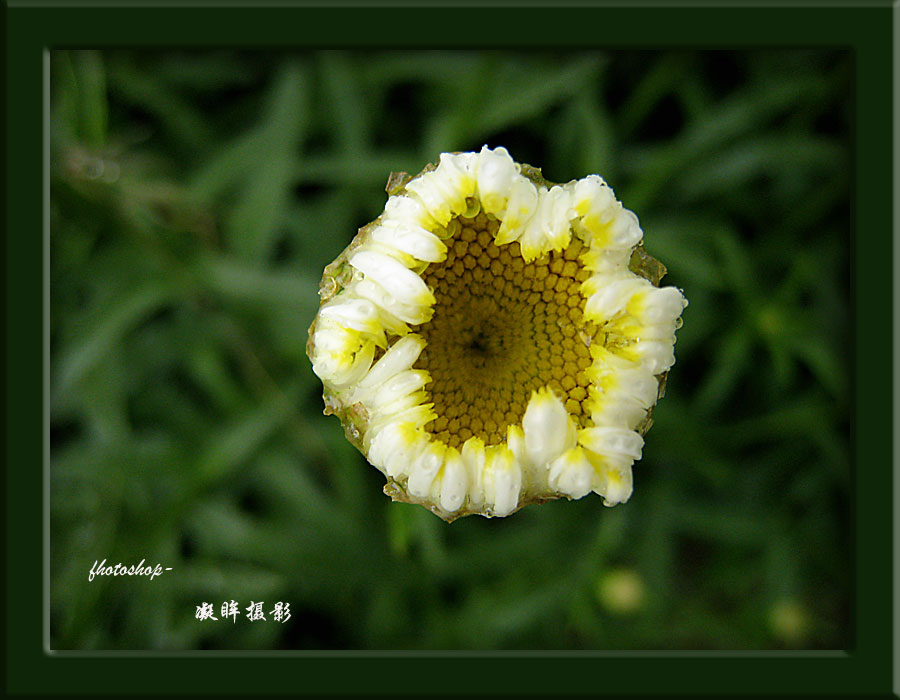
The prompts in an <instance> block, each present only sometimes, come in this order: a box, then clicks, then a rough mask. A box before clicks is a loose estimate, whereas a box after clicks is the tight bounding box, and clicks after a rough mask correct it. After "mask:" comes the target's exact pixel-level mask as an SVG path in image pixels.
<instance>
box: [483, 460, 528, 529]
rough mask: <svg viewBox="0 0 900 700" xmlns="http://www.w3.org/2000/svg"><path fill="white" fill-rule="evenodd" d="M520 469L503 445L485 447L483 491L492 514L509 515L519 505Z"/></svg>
mask: <svg viewBox="0 0 900 700" xmlns="http://www.w3.org/2000/svg"><path fill="white" fill-rule="evenodd" d="M521 490H522V471H521V470H520V469H519V465H518V464H516V458H515V456H514V455H513V453H512V452H511V451H510V450H509V448H507V447H506V446H505V445H491V446H490V447H487V448H485V465H484V492H485V501H486V502H487V504H488V506H489V509H490V513H491V514H492V515H499V516H504V515H509V514H510V513H512V512H513V511H514V510H515V509H516V506H517V505H519V493H520V492H521Z"/></svg>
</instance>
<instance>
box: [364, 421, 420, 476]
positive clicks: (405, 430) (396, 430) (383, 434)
mask: <svg viewBox="0 0 900 700" xmlns="http://www.w3.org/2000/svg"><path fill="white" fill-rule="evenodd" d="M422 435H424V431H422V430H421V429H420V428H416V425H415V423H412V422H409V421H396V420H395V421H391V422H390V423H388V424H386V425H385V426H384V427H383V428H382V429H380V430H379V431H378V432H377V433H376V434H374V435H373V436H372V437H371V439H370V442H369V449H368V451H367V454H366V456H367V458H368V459H369V461H370V462H371V463H372V464H374V465H375V466H376V467H378V468H379V469H381V470H382V471H384V472H385V473H386V474H387V475H388V476H390V477H392V478H399V477H401V476H404V475H405V473H407V471H408V470H406V469H405V465H408V463H409V462H408V456H409V455H410V454H411V453H412V452H413V450H414V448H415V447H416V445H418V444H419V441H420V439H421V437H422ZM389 465H390V466H389Z"/></svg>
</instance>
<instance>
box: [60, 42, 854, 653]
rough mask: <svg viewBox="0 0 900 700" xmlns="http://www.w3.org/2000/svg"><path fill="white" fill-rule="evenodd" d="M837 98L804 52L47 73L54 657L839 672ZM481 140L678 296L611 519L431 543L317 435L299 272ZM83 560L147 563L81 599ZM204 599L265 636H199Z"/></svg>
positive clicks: (307, 314) (92, 60)
mask: <svg viewBox="0 0 900 700" xmlns="http://www.w3.org/2000/svg"><path fill="white" fill-rule="evenodd" d="M851 71H852V63H851V61H850V56H849V55H848V54H847V53H840V52H828V51H820V50H803V51H800V50H765V51H762V50H759V51H744V52H700V51H677V52H671V51H670V52H652V51H625V52H611V53H597V52H568V53H565V52H563V53H560V52H553V53H542V52H528V53H508V52H496V51H488V52H432V51H418V52H366V53H362V52H357V53H354V52H349V53H345V52H330V51H323V52H315V53H298V54H284V53H282V54H276V53H265V52H245V53H240V52H227V51H209V52H177V51H168V52H135V51H109V52H104V53H95V52H82V51H74V52H55V53H53V54H52V57H51V91H52V92H51V107H52V118H51V142H52V172H51V234H50V235H51V241H50V250H51V258H50V259H51V288H50V292H51V304H50V327H51V333H50V344H51V348H50V352H51V436H50V439H51V463H50V486H51V639H52V646H53V647H54V648H59V649H197V648H200V649H217V648H223V649H272V648H285V649H304V648H335V649H349V648H359V649H379V648H380V649H384V648H414V649H441V648H447V649H457V648H458V649H492V648H507V649H519V648H547V649H553V648H564V649H764V648H789V647H812V648H838V647H845V646H847V645H848V644H849V639H848V636H849V626H850V611H849V593H850V577H851V572H852V560H851V555H850V540H851V535H852V531H851V527H850V517H849V506H848V501H849V494H850V492H851V480H850V473H849V460H850V435H851V433H850V421H849V414H850V410H849V409H850V400H849V391H850V388H851V386H852V375H851V374H850V370H849V367H848V360H849V358H848V352H849V348H850V343H849V342H848V338H849V337H850V324H849V319H848V313H849V298H850V296H849V295H850V279H849V272H848V268H849V265H848V259H849V256H850V252H851V251H850V241H851V219H850V194H849V193H850V187H851V168H852V160H851V157H852V153H851V152H850V149H849V113H850V109H851V94H852V80H851V78H852V73H851ZM484 143H487V144H490V145H491V146H498V145H503V146H506V147H507V148H508V149H509V150H510V152H511V153H512V155H513V157H514V158H516V160H519V161H521V162H528V163H531V164H533V165H536V166H539V167H540V166H542V167H543V169H544V174H545V176H546V177H547V178H548V179H550V180H555V181H566V180H569V179H573V178H580V177H583V176H584V175H586V174H588V173H595V172H596V173H600V174H602V175H603V176H604V177H605V178H606V179H607V180H608V181H609V182H610V184H611V185H612V186H613V187H614V188H615V190H616V192H617V194H618V196H619V197H620V198H621V199H622V201H623V202H624V203H625V205H626V206H628V207H629V208H632V209H634V210H635V211H636V212H637V213H638V215H639V216H640V217H641V221H642V224H643V228H644V231H645V245H646V248H647V250H648V251H649V252H650V253H651V254H653V255H655V256H656V257H658V258H660V259H661V260H663V261H664V262H665V264H666V265H667V266H668V268H669V275H668V277H667V278H666V280H665V281H666V282H667V283H669V284H674V285H677V286H679V287H681V288H683V289H684V290H685V293H686V295H687V297H688V298H689V299H690V306H689V307H688V309H687V310H686V312H685V315H684V327H683V328H682V329H681V331H679V335H678V344H677V347H676V354H677V357H678V361H677V364H676V366H675V367H674V370H673V372H672V373H671V375H670V377H669V383H668V395H667V396H666V397H665V399H664V400H663V401H662V402H661V403H660V405H659V407H658V409H657V411H656V412H655V414H654V418H655V421H656V422H655V425H654V427H653V428H652V430H651V431H650V433H649V435H648V438H647V444H646V448H645V451H644V458H643V459H642V460H641V461H640V462H639V463H638V464H636V466H635V492H634V496H633V497H632V499H631V501H630V502H629V503H627V504H625V505H622V506H618V507H616V508H613V509H607V508H604V507H603V506H602V504H601V502H600V499H599V498H597V497H593V496H592V497H587V498H584V499H582V500H580V501H577V502H571V503H569V502H566V501H558V502H554V503H550V504H547V505H544V506H540V507H529V508H526V509H524V510H523V511H520V512H519V513H517V514H516V515H514V516H512V517H510V518H507V519H498V520H486V519H483V518H479V517H470V518H465V519H463V520H460V521H458V522H456V523H454V524H452V525H449V526H448V525H446V524H444V523H443V522H442V521H440V520H439V519H438V518H436V517H435V516H433V515H431V514H430V513H428V512H427V511H425V510H424V509H422V508H419V507H416V506H407V505H401V504H392V503H391V502H390V501H389V500H388V499H387V498H386V497H385V496H384V495H382V493H381V487H382V485H383V478H382V476H381V475H380V474H379V473H378V472H377V471H376V470H375V469H373V468H371V467H369V466H368V465H367V464H366V463H365V461H364V460H363V459H362V457H361V456H360V455H359V454H358V453H357V452H356V451H355V450H354V449H353V448H352V447H351V446H350V445H349V444H348V443H347V442H346V441H345V439H344V437H343V434H342V431H341V428H340V426H339V424H338V422H337V420H336V419H335V418H333V417H325V416H323V415H322V402H321V386H320V384H319V382H318V380H317V378H316V377H315V376H314V375H313V373H312V371H311V368H310V365H309V362H308V360H307V358H306V355H305V343H306V331H307V328H308V326H309V324H310V322H311V320H312V318H313V315H314V314H315V311H316V308H317V304H318V299H317V296H316V287H317V282H318V278H319V276H320V275H321V271H322V269H323V268H324V266H325V265H326V264H327V263H328V262H330V261H331V260H332V259H333V258H334V257H335V256H336V255H337V254H338V253H339V252H340V251H341V249H342V248H343V247H344V246H345V245H346V244H347V243H348V242H349V240H350V239H351V238H352V237H353V235H354V234H355V232H356V229H357V228H358V227H359V226H361V225H363V224H365V223H366V222H368V221H370V220H371V219H373V218H374V217H375V216H376V215H377V214H378V213H379V211H380V210H381V208H382V206H383V204H384V200H385V197H386V195H385V193H384V191H383V187H384V184H385V182H386V180H387V176H388V174H389V173H390V172H391V171H392V170H394V171H401V170H406V171H409V172H418V171H419V170H420V169H421V168H422V167H423V166H424V165H425V163H427V162H429V161H434V160H435V159H436V158H437V156H438V154H439V153H440V152H441V151H452V150H472V149H479V148H480V147H481V145H482V144H484ZM102 559H107V561H108V562H109V563H116V562H119V561H121V562H124V563H126V564H131V563H137V562H139V561H140V560H141V559H146V560H147V561H148V562H150V563H156V562H160V563H162V565H163V566H171V567H172V568H173V571H171V572H167V573H165V574H164V575H162V576H160V577H159V578H157V579H156V580H153V581H149V580H147V579H123V578H110V577H105V578H98V579H95V580H94V581H93V582H91V583H88V580H87V573H88V570H89V569H90V568H91V566H92V565H93V563H94V561H95V560H102ZM227 600H236V601H237V602H238V603H239V604H240V605H241V608H242V612H243V609H244V608H246V606H247V605H249V604H250V602H251V601H260V600H263V601H265V611H266V612H268V611H269V610H270V609H271V608H272V607H273V606H274V603H275V602H277V601H284V602H289V603H290V605H291V613H292V618H291V619H290V620H289V621H288V622H287V623H284V624H279V623H276V622H273V621H271V620H269V621H267V622H265V623H263V622H250V621H249V620H248V619H246V618H245V617H242V618H238V620H237V622H234V623H232V622H231V621H230V620H228V621H223V620H222V618H221V616H219V607H220V606H221V604H222V602H223V601H227ZM202 602H210V603H212V604H213V607H214V609H215V610H216V616H217V617H219V621H218V622H213V621H209V620H207V621H198V620H197V619H195V612H196V607H197V606H199V605H200V604H201V603H202Z"/></svg>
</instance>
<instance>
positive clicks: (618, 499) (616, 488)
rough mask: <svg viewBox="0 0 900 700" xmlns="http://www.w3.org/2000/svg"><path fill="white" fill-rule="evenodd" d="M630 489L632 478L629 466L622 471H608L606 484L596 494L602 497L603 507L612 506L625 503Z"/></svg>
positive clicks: (629, 495)
mask: <svg viewBox="0 0 900 700" xmlns="http://www.w3.org/2000/svg"><path fill="white" fill-rule="evenodd" d="M632 488H633V477H632V473H631V466H630V465H629V466H627V467H624V468H622V469H608V470H607V471H606V484H605V485H604V486H603V489H602V490H601V491H598V493H600V495H601V496H603V505H605V506H614V505H616V504H618V503H624V502H625V501H627V500H628V499H629V498H630V497H631V492H632Z"/></svg>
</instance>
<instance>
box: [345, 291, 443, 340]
mask: <svg viewBox="0 0 900 700" xmlns="http://www.w3.org/2000/svg"><path fill="white" fill-rule="evenodd" d="M353 291H354V293H355V294H357V295H359V296H361V297H363V298H364V299H368V300H369V301H371V302H372V303H373V304H375V306H377V307H378V310H379V315H380V316H381V319H382V323H383V324H384V327H385V328H386V329H389V330H392V332H395V333H403V332H406V331H408V330H409V328H405V329H403V330H394V329H393V328H392V325H395V324H398V323H399V324H403V326H404V327H405V324H404V322H405V323H411V324H413V325H415V326H417V325H419V324H420V323H425V322H426V321H430V320H431V317H432V316H433V315H434V308H433V307H432V306H430V305H424V304H404V303H402V302H400V301H398V300H397V298H396V297H394V296H393V295H392V294H391V293H390V292H388V291H387V290H386V289H385V288H384V287H382V286H381V285H380V284H378V283H377V282H375V281H373V280H371V279H367V278H363V279H361V280H359V281H357V282H356V283H355V284H354V285H353Z"/></svg>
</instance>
